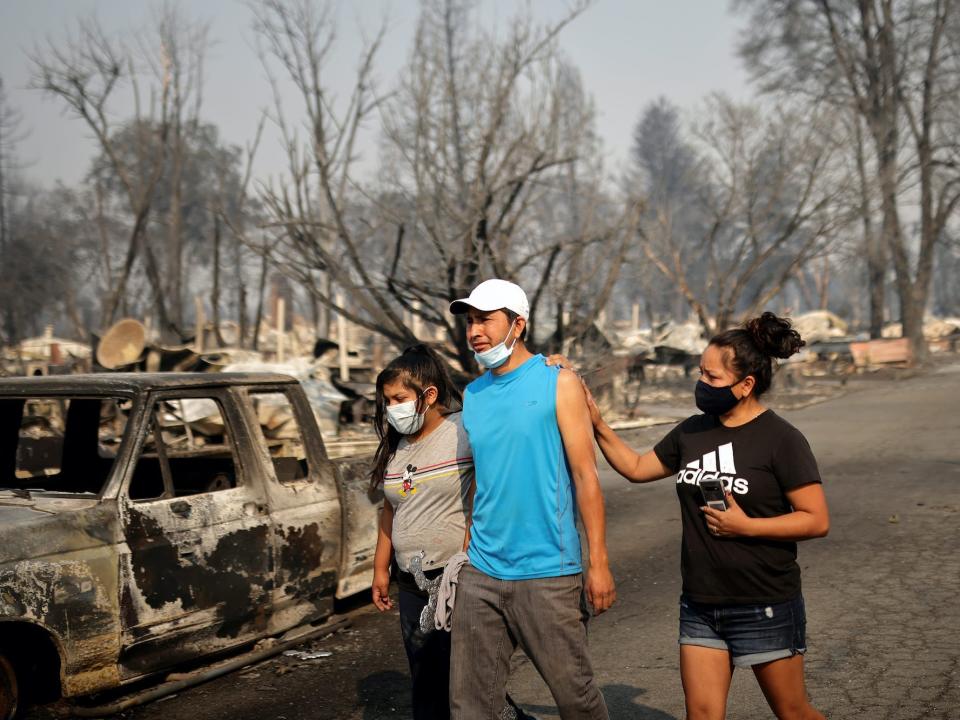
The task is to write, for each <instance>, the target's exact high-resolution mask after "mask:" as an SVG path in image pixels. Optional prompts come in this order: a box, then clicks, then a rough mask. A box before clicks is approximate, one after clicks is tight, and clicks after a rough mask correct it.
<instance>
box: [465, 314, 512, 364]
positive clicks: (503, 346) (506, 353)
mask: <svg viewBox="0 0 960 720" xmlns="http://www.w3.org/2000/svg"><path fill="white" fill-rule="evenodd" d="M514 322H516V320H514V321H513V322H511V323H510V329H509V330H507V337H505V338H504V339H503V342H500V343H498V344H496V345H494V346H493V347H492V348H490V349H489V350H484V351H483V352H474V353H473V357H474V359H475V360H476V361H477V362H478V363H479V364H480V365H482V366H483V367H485V368H487V369H488V370H493V369H494V368H498V367H500V366H501V365H503V364H504V363H505V362H506V361H507V360H508V359H509V358H510V355H511V354H512V353H513V348H514V347H515V346H516V344H517V339H516V338H514V339H513V342H512V343H511V344H510V347H507V338H508V337H510V334H511V333H512V332H513V323H514Z"/></svg>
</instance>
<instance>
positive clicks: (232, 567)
mask: <svg viewBox="0 0 960 720" xmlns="http://www.w3.org/2000/svg"><path fill="white" fill-rule="evenodd" d="M278 398H279V402H280V404H281V405H282V412H279V411H278V412H276V413H274V415H273V416H271V417H270V418H268V419H267V420H265V419H264V417H265V414H264V407H265V402H266V399H269V401H270V402H272V403H274V405H276V404H277V402H278V400H277V399H278ZM261 400H263V401H264V402H261ZM277 417H279V420H278V419H276V418H277ZM278 428H280V430H279V431H278ZM283 428H287V430H283ZM0 473H2V474H0V660H2V661H3V662H0V670H2V669H3V668H4V667H7V666H9V667H12V668H13V669H14V671H15V673H16V678H15V681H16V680H19V683H18V684H19V685H20V686H21V689H22V686H23V684H24V681H25V680H26V679H27V678H34V677H41V676H47V677H48V678H49V677H50V676H53V677H54V678H55V679H56V682H55V683H54V684H55V686H56V687H55V689H57V690H59V691H60V692H61V693H62V694H63V695H64V696H67V697H70V696H76V695H83V694H87V693H92V692H96V691H100V690H104V689H108V688H114V687H117V686H120V685H123V684H125V683H129V682H132V681H134V680H138V679H140V678H143V677H145V676H149V675H153V674H156V673H160V672H164V671H167V670H169V669H170V668H172V667H174V666H176V665H177V664H179V663H181V662H183V661H186V660H195V659H196V658H198V657H201V656H204V655H208V654H211V653H219V652H222V651H225V650H230V649H231V648H234V647H239V646H242V645H246V644H249V643H251V642H254V641H256V640H258V639H260V638H262V637H266V636H270V635H275V634H278V633H282V632H285V631H287V630H289V629H291V628H294V627H297V626H299V625H303V624H305V623H310V622H315V621H317V620H321V619H323V618H324V617H327V616H329V615H330V614H331V613H332V611H333V602H334V598H335V597H342V596H345V595H349V594H352V593H355V592H357V591H359V590H363V589H365V588H367V587H369V585H370V582H371V580H372V568H373V564H372V563H373V547H374V546H375V543H376V534H375V533H376V525H377V523H376V516H377V513H378V511H379V507H380V505H381V502H382V496H379V497H378V496H373V497H371V496H370V495H368V492H367V486H368V483H367V478H366V473H367V461H366V459H357V460H345V461H337V463H334V462H332V461H331V460H329V459H328V457H327V454H326V451H325V449H324V446H323V441H322V438H321V436H320V432H319V430H318V428H317V424H316V421H315V419H314V416H313V412H312V410H311V408H310V405H309V403H308V402H307V400H306V397H305V396H304V394H303V391H302V389H301V388H300V386H299V384H298V383H297V382H296V381H295V380H293V379H292V378H288V377H285V376H278V375H257V374H227V373H222V374H209V375H208V374H204V375H194V374H127V375H125V374H110V375H106V374H101V375H91V376H71V377H50V378H29V379H28V378H17V379H5V380H4V381H3V382H2V383H0ZM25 648H29V651H27V650H25ZM8 674H9V673H8ZM0 680H3V678H0ZM15 684H16V683H15ZM2 697H3V693H0V698H2ZM2 705H3V701H2V699H0V719H2V718H4V717H6V716H7V715H10V714H12V710H11V709H10V708H9V707H7V708H3V707H2ZM8 705H9V703H8Z"/></svg>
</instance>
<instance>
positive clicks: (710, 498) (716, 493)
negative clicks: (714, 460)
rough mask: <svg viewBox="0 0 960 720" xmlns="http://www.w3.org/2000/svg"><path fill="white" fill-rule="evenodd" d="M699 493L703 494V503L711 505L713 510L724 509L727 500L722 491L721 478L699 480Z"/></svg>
mask: <svg viewBox="0 0 960 720" xmlns="http://www.w3.org/2000/svg"><path fill="white" fill-rule="evenodd" d="M699 484H700V494H701V495H702V496H703V504H704V505H706V506H707V507H712V508H713V509H714V510H726V509H727V501H726V499H725V495H726V494H725V493H724V491H723V481H721V480H713V479H711V480H701V481H700V483H699Z"/></svg>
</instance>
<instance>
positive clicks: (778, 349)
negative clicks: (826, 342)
mask: <svg viewBox="0 0 960 720" xmlns="http://www.w3.org/2000/svg"><path fill="white" fill-rule="evenodd" d="M744 327H745V329H746V331H747V332H748V333H750V337H752V338H753V342H754V343H755V344H756V346H757V349H758V350H759V351H760V352H761V353H763V354H764V355H769V356H770V357H776V358H781V359H783V358H788V357H790V356H791V355H793V354H794V353H796V352H797V351H798V350H799V349H800V348H802V347H803V346H804V345H806V343H805V342H804V341H803V338H801V337H800V333H798V332H797V331H796V330H794V329H793V327H792V326H791V325H790V321H789V320H787V319H786V318H781V317H777V316H776V315H774V314H773V313H772V312H765V313H763V315H761V316H760V317H757V318H753V319H752V320H747V322H746V323H745V325H744Z"/></svg>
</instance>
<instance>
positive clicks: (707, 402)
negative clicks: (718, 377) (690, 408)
mask: <svg viewBox="0 0 960 720" xmlns="http://www.w3.org/2000/svg"><path fill="white" fill-rule="evenodd" d="M738 382H739V381H738ZM736 384H737V383H734V384H733V385H736ZM733 385H727V386H726V387H714V386H713V385H707V383H705V382H704V381H703V380H697V389H696V391H694V396H695V397H696V399H697V407H698V408H699V409H700V412H704V413H706V414H707V415H726V414H727V413H728V412H730V411H731V410H733V408H735V407H736V405H737V403H738V402H740V398H738V397H737V396H736V395H734V394H733V390H731V388H732V387H733Z"/></svg>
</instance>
